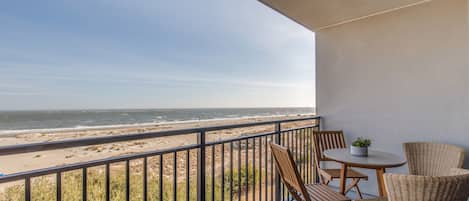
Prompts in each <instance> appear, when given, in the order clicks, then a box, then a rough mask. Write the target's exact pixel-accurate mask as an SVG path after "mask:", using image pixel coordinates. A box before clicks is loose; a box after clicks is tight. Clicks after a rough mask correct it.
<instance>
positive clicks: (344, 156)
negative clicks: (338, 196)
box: [324, 149, 407, 197]
mask: <svg viewBox="0 0 469 201" xmlns="http://www.w3.org/2000/svg"><path fill="white" fill-rule="evenodd" d="M324 156H325V157H326V158H328V159H330V160H333V161H336V162H338V163H341V164H342V168H341V171H340V185H339V192H340V193H342V194H345V193H344V192H345V185H346V183H345V182H346V179H347V171H346V170H347V168H348V167H358V168H366V169H374V170H376V178H377V180H378V191H379V195H380V196H381V197H385V196H386V189H385V186H384V173H385V172H386V168H394V167H400V166H403V165H405V164H406V163H407V161H406V160H405V159H404V158H403V157H400V156H398V155H395V154H392V153H387V152H382V151H376V150H369V151H368V157H358V156H352V155H351V154H350V150H349V149H330V150H326V151H324Z"/></svg>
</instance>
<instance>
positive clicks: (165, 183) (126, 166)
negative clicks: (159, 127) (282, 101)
mask: <svg viewBox="0 0 469 201" xmlns="http://www.w3.org/2000/svg"><path fill="white" fill-rule="evenodd" d="M294 122H306V123H304V124H302V126H299V127H292V126H291V125H290V126H288V128H285V129H284V125H286V124H289V123H294ZM268 125H272V126H274V128H273V131H269V132H264V133H257V134H251V135H244V136H240V137H235V138H230V139H222V140H213V141H207V136H208V135H210V132H214V131H220V130H227V129H238V128H245V127H255V126H268ZM319 126H320V117H319V116H314V117H307V118H297V119H287V120H278V121H264V122H254V123H246V124H236V125H225V126H213V127H205V128H192V129H183V130H173V131H162V132H152V133H141V134H129V135H119V136H106V137H94V138H84V139H74V140H62V141H55V142H43V143H33V144H24V145H12V146H4V147H0V156H6V155H14V154H22V153H31V152H37V151H48V150H59V149H65V148H72V147H80V146H89V145H98V144H108V143H116V142H125V141H132V140H142V139H150V138H161V137H168V136H182V135H189V134H192V135H197V142H196V143H194V144H190V145H185V146H180V147H175V148H170V149H162V150H155V151H148V152H142V153H135V154H128V155H123V156H116V157H110V158H106V159H100V160H93V161H87V162H80V163H74V164H68V165H61V166H57V167H50V168H45V169H37V170H32V171H25V172H19V173H14V174H9V175H5V176H2V177H0V184H5V183H11V182H13V183H14V185H13V187H10V188H13V189H14V192H15V193H16V194H18V193H20V194H21V195H15V196H17V197H15V199H17V200H25V201H30V200H54V199H55V200H57V201H61V200H83V201H86V200H106V201H109V200H126V201H128V200H145V201H146V200H158V201H167V200H168V201H169V200H172V201H176V200H177V201H179V200H197V201H202V200H203V201H205V200H211V201H215V200H222V201H224V200H230V201H234V200H237V201H241V200H243V201H248V200H252V201H254V200H258V201H262V200H266V201H267V200H276V201H279V200H282V201H283V200H291V197H290V196H289V193H288V191H287V190H286V188H285V187H284V185H283V184H281V182H280V178H279V177H278V175H277V174H276V173H275V167H274V164H273V160H272V156H271V153H270V147H269V146H268V143H269V142H276V143H278V144H281V145H283V146H287V147H289V148H290V149H291V151H292V154H293V155H294V159H295V161H296V164H297V166H298V170H299V172H300V175H301V177H302V178H303V180H304V181H305V182H306V183H311V182H315V181H316V173H315V167H314V164H315V163H314V161H313V160H314V157H313V156H314V154H313V142H312V133H313V130H319ZM246 134H248V133H246ZM155 149H157V148H155ZM41 189H42V190H43V191H44V189H46V190H47V189H48V191H47V192H41V191H40V190H41ZM71 189H72V190H71ZM77 191H78V192H77ZM10 193H11V192H10ZM43 194H52V195H49V197H47V196H44V195H43ZM12 195H13V194H7V195H6V196H7V197H6V198H5V196H4V198H3V199H6V200H9V198H8V196H12ZM0 199H2V198H0ZM10 200H14V199H10Z"/></svg>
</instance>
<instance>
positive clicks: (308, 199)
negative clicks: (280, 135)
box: [270, 143, 350, 201]
mask: <svg viewBox="0 0 469 201" xmlns="http://www.w3.org/2000/svg"><path fill="white" fill-rule="evenodd" d="M270 148H271V150H272V155H273V157H274V161H275V165H276V166H277V170H278V173H279V174H280V177H281V178H282V180H283V183H284V184H285V186H286V187H287V189H288V191H289V192H290V193H291V195H292V196H293V198H294V199H295V200H297V201H350V199H348V198H347V197H345V196H343V195H342V194H339V193H337V192H335V191H333V190H332V189H330V188H329V187H328V186H326V185H324V184H309V185H304V183H303V181H302V180H301V177H300V175H299V173H298V170H297V169H296V165H295V162H294V161H293V157H292V155H291V153H290V150H288V149H287V148H285V147H282V146H280V145H277V144H274V143H270Z"/></svg>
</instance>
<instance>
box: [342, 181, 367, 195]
mask: <svg viewBox="0 0 469 201" xmlns="http://www.w3.org/2000/svg"><path fill="white" fill-rule="evenodd" d="M359 181H360V179H352V182H351V183H350V184H349V185H348V186H347V188H346V189H345V194H347V193H348V192H349V191H350V190H352V189H353V188H355V189H356V191H357V194H358V197H360V199H362V198H363V197H362V193H361V192H360V189H359V188H358V182H359Z"/></svg>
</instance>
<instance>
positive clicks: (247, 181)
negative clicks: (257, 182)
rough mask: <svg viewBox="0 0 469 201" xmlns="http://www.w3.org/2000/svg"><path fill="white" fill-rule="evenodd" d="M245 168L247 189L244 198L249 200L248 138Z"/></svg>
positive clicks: (247, 141)
mask: <svg viewBox="0 0 469 201" xmlns="http://www.w3.org/2000/svg"><path fill="white" fill-rule="evenodd" d="M244 168H246V177H245V181H246V185H245V186H246V189H245V195H244V199H245V201H247V200H248V198H249V140H248V139H246V144H245V154H244Z"/></svg>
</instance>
